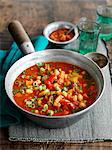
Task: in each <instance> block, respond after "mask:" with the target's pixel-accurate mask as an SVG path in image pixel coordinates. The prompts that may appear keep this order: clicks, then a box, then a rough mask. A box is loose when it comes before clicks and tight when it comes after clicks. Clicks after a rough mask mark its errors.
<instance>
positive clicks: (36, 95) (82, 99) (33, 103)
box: [13, 62, 97, 116]
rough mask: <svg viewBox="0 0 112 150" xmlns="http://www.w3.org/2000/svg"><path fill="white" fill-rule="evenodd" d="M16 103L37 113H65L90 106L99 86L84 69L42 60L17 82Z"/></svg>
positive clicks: (57, 114)
mask: <svg viewBox="0 0 112 150" xmlns="http://www.w3.org/2000/svg"><path fill="white" fill-rule="evenodd" d="M13 97H14V100H15V102H16V103H17V104H18V105H19V106H20V107H21V108H23V109H25V110H27V111H30V112H32V113H35V114H40V115H47V116H63V115H69V114H72V113H76V112H78V111H80V110H83V109H85V108H87V107H88V106H90V105H91V104H92V103H94V101H95V100H96V97H97V85H96V82H95V80H94V79H93V77H92V76H91V75H90V74H89V73H88V72H87V71H86V70H84V69H82V68H80V67H78V66H76V65H72V64H69V63H65V62H45V63H38V64H36V65H34V66H31V67H30V68H28V69H26V70H24V71H23V72H22V73H21V74H20V75H19V76H18V77H17V78H16V80H15V82H14V85H13Z"/></svg>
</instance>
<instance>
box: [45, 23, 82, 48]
mask: <svg viewBox="0 0 112 150" xmlns="http://www.w3.org/2000/svg"><path fill="white" fill-rule="evenodd" d="M72 27H74V37H73V38H72V39H71V40H68V41H64V42H59V41H54V40H52V39H50V38H49V35H50V34H51V33H52V32H53V31H55V30H57V29H60V28H67V29H70V28H72ZM43 34H44V36H45V37H46V38H47V39H48V40H49V41H50V42H51V43H53V44H56V45H58V46H64V45H66V44H70V43H71V42H73V41H74V40H76V39H77V37H78V36H79V33H78V29H77V27H75V25H74V24H72V23H70V22H66V21H57V22H52V23H50V24H48V25H47V26H46V27H45V28H44V30H43Z"/></svg>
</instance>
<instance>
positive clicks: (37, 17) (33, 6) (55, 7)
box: [0, 0, 112, 150]
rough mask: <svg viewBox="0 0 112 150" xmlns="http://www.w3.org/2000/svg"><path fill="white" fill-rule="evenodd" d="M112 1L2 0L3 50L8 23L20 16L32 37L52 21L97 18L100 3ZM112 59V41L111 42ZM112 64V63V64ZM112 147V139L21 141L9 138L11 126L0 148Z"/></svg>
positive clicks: (0, 140)
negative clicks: (74, 141)
mask: <svg viewBox="0 0 112 150" xmlns="http://www.w3.org/2000/svg"><path fill="white" fill-rule="evenodd" d="M100 4H112V0H94V2H91V0H0V49H9V46H10V44H11V41H12V38H11V36H10V34H9V33H8V31H7V24H8V23H9V22H10V21H11V20H13V19H18V20H19V21H20V22H21V23H22V24H23V25H24V27H25V29H26V31H27V32H28V33H29V35H30V36H31V37H34V36H35V35H40V34H41V33H42V30H43V28H44V27H45V26H46V25H47V24H48V23H50V22H53V21H59V20H63V21H70V22H72V23H77V22H78V21H79V19H80V18H81V17H84V16H85V17H88V18H89V19H95V10H96V7H97V5H100ZM107 44H108V46H109V57H110V60H111V61H112V51H111V48H112V41H109V42H108V43H107ZM111 67H112V66H111ZM75 149H77V150H80V149H81V150H93V149H94V150H97V149H98V150H99V149H100V150H103V149H104V150H111V149H112V142H109V141H107V142H97V143H83V144H75V143H71V144H70V143H69V144H67V143H50V144H47V143H32V142H30V143H28V142H25V143H22V142H10V141H9V140H8V128H4V129H0V150H75Z"/></svg>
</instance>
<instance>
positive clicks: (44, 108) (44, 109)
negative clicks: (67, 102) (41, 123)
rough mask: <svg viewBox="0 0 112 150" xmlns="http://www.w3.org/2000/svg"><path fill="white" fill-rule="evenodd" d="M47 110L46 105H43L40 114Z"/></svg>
mask: <svg viewBox="0 0 112 150" xmlns="http://www.w3.org/2000/svg"><path fill="white" fill-rule="evenodd" d="M47 109H48V104H44V107H43V109H42V110H41V111H42V112H45V111H46V110H47Z"/></svg>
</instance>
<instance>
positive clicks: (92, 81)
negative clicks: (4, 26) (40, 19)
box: [5, 21, 104, 128]
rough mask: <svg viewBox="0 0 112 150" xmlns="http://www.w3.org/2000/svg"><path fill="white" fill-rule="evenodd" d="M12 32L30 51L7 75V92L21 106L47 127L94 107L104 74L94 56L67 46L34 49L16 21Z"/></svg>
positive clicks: (59, 125)
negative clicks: (65, 48)
mask: <svg viewBox="0 0 112 150" xmlns="http://www.w3.org/2000/svg"><path fill="white" fill-rule="evenodd" d="M10 32H11V33H12V36H13V38H14V40H15V41H16V43H17V44H18V46H19V47H20V49H21V50H22V51H23V52H25V54H27V55H26V56H24V57H22V58H21V59H19V60H18V61H16V62H15V63H14V64H13V65H12V66H11V68H10V69H9V71H8V72H7V74H6V78H5V89H6V93H7V95H8V97H9V98H10V100H11V102H12V103H13V104H14V105H15V106H16V108H17V109H18V110H20V111H21V112H22V113H23V114H24V115H25V116H26V117H27V118H29V119H30V120H31V121H34V122H35V123H36V124H37V125H38V126H42V127H45V128H63V127H67V126H69V125H71V124H73V123H76V122H77V121H79V120H80V119H81V118H83V117H84V116H85V114H86V113H87V112H89V111H91V110H92V108H93V107H94V106H95V105H96V104H97V102H98V101H99V100H100V99H101V96H102V94H103V91H104V77H103V74H102V71H101V69H100V68H99V67H98V66H97V65H96V64H95V63H94V62H93V61H92V60H91V59H89V58H87V57H86V56H83V55H81V54H79V53H76V52H73V51H69V50H64V49H48V50H43V51H39V52H35V51H34V49H33V45H32V43H31V41H30V39H29V37H28V36H27V34H26V33H25V31H24V29H23V27H22V26H21V24H20V23H18V22H17V21H16V22H13V24H12V26H10ZM15 32H16V34H15ZM7 107H8V106H6V108H7ZM18 113H19V111H18Z"/></svg>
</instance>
